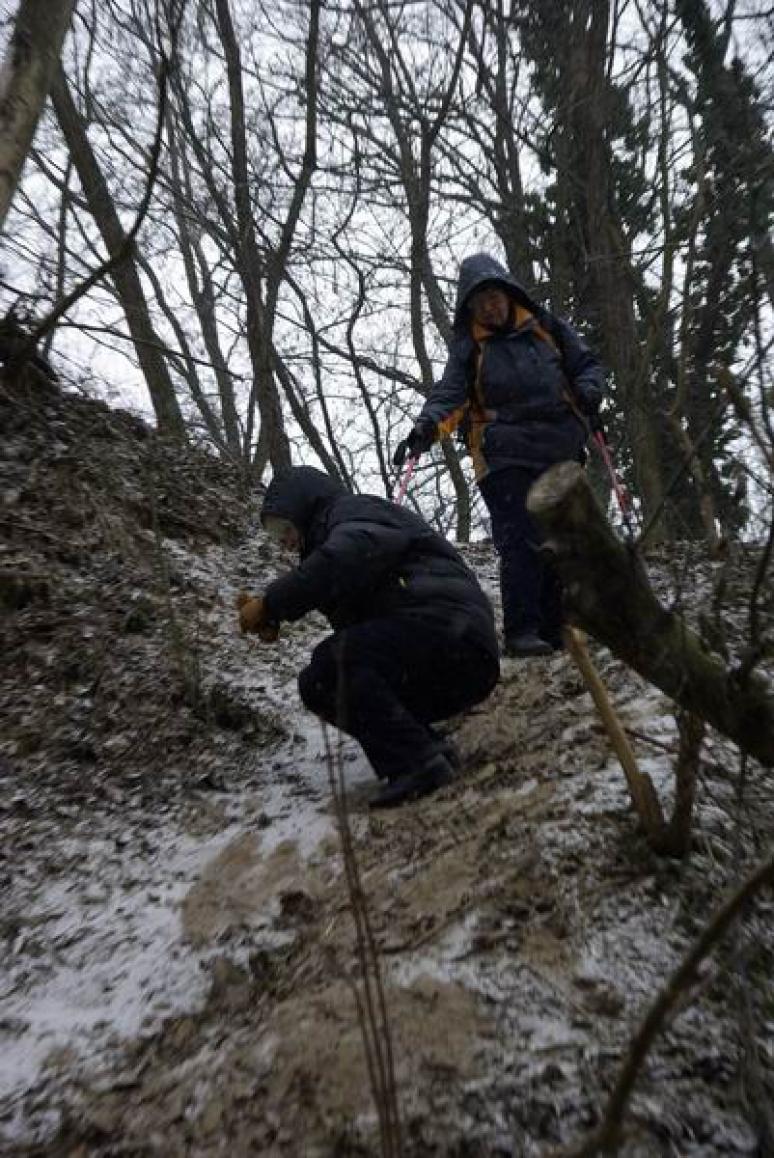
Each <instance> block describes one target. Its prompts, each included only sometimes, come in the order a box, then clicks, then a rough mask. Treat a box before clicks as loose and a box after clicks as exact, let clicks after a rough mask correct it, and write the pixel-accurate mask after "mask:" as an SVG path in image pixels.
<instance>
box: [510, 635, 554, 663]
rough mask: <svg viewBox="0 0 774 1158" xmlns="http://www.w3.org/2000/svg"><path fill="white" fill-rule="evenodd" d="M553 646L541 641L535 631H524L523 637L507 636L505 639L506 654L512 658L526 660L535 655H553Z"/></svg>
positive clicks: (543, 640)
mask: <svg viewBox="0 0 774 1158" xmlns="http://www.w3.org/2000/svg"><path fill="white" fill-rule="evenodd" d="M553 650H554V649H553V647H552V646H551V644H550V643H549V642H548V641H547V640H545V639H541V638H540V636H539V635H537V633H536V632H534V631H524V632H522V633H521V635H507V636H506V637H505V648H504V651H505V654H506V655H508V656H512V657H517V658H518V657H521V658H526V657H528V656H533V655H551V654H552V652H553Z"/></svg>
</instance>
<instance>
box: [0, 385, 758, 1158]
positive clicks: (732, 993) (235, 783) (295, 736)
mask: <svg viewBox="0 0 774 1158" xmlns="http://www.w3.org/2000/svg"><path fill="white" fill-rule="evenodd" d="M2 408H3V414H2V418H3V420H4V422H5V423H6V428H7V429H8V430H9V431H10V435H9V438H8V439H7V442H6V454H5V456H4V459H3V465H2V475H3V477H2V482H3V488H4V503H3V508H2V554H1V555H0V592H1V593H2V602H3V609H4V616H3V641H2V643H3V655H4V662H3V671H2V680H1V682H0V706H1V707H2V712H3V719H4V726H3V735H2V742H1V746H0V788H1V789H2V792H1V793H0V888H1V889H2V895H3V903H2V913H1V914H0V952H2V974H1V976H0V1042H1V1043H2V1050H1V1051H0V1152H2V1153H4V1154H9V1155H10V1154H14V1155H22V1154H26V1155H52V1156H54V1155H62V1156H65V1155H67V1156H68V1158H86V1156H87V1155H88V1156H91V1155H104V1156H109V1155H137V1156H139V1155H156V1154H164V1155H202V1156H207V1155H216V1154H221V1153H229V1154H231V1155H242V1154H245V1155H247V1154H254V1153H255V1154H266V1155H285V1154H287V1155H310V1156H312V1155H315V1156H316V1155H319V1156H321V1158H322V1156H327V1155H350V1154H351V1155H371V1154H374V1155H376V1154H379V1153H380V1152H381V1150H380V1143H379V1132H378V1116H377V1111H376V1107H375V1103H374V1097H373V1093H372V1087H371V1083H370V1082H369V1074H368V1067H367V1064H366V1058H365V1053H364V1048H363V1042H362V1034H361V1023H360V1018H359V1015H358V1003H359V1002H360V1004H361V1007H362V981H361V977H360V970H359V966H358V955H357V942H356V936H355V928H354V924H353V918H352V911H351V904H350V897H349V893H348V890H347V886H346V881H345V875H344V872H343V863H342V857H341V845H340V840H339V835H338V831H337V823H336V814H335V809H334V804H333V798H332V795H331V789H330V786H329V767H328V762H327V761H326V755H325V742H326V740H325V737H324V735H323V733H322V731H321V729H320V726H319V725H318V724H317V722H316V721H315V720H314V719H312V718H311V717H310V716H308V714H306V713H305V712H304V711H303V710H302V709H301V708H300V705H299V701H298V696H297V692H296V686H295V676H296V673H297V671H298V669H299V667H300V666H301V665H302V664H303V662H304V657H305V656H306V655H307V654H308V652H309V650H310V649H311V647H312V646H313V645H314V643H315V642H316V641H317V640H318V639H320V638H321V637H322V635H323V634H324V632H325V625H324V623H323V622H322V620H319V619H315V618H314V617H310V618H309V619H308V620H306V621H304V622H303V623H301V624H298V625H294V626H292V627H289V628H287V629H286V630H285V631H284V632H283V637H282V639H281V640H280V642H279V643H278V644H276V645H274V646H271V645H265V644H261V643H260V642H258V641H257V640H254V639H244V638H242V637H240V636H239V634H238V632H237V630H236V621H235V615H234V611H233V602H234V598H235V596H236V594H237V592H238V591H239V590H240V589H241V588H243V587H247V588H252V589H258V590H259V589H260V587H261V585H262V584H263V583H264V582H266V581H267V580H268V579H270V578H271V577H273V576H274V575H275V574H277V573H278V572H279V571H281V570H282V569H283V567H284V566H286V565H288V563H289V562H290V560H285V559H283V558H281V557H280V556H279V555H278V554H277V552H276V550H275V549H274V548H273V547H272V546H271V545H270V544H269V543H268V542H267V541H266V540H265V538H264V537H263V535H262V533H261V531H260V529H259V527H258V524H257V517H256V515H257V496H255V495H253V496H249V497H245V496H244V495H242V494H241V493H240V489H239V482H238V479H237V477H236V475H235V474H232V473H231V472H229V470H228V469H227V468H225V467H224V466H223V465H222V464H220V463H218V462H216V461H214V460H213V459H212V458H211V457H209V456H208V455H207V454H205V453H204V452H200V451H196V450H187V451H181V450H179V449H178V448H174V447H171V446H168V445H166V444H164V443H163V442H161V441H160V440H158V439H157V438H155V436H153V435H151V434H149V432H148V431H147V430H146V428H144V427H143V426H142V424H141V423H138V422H137V421H136V420H135V419H132V418H130V417H129V416H127V415H123V414H120V413H117V412H111V411H109V410H108V409H107V408H106V407H104V406H101V405H100V404H98V403H95V402H92V401H88V400H84V399H80V398H76V397H62V396H61V395H60V394H58V393H56V392H55V391H53V390H51V392H50V393H49V394H47V395H46V396H45V397H43V398H40V397H35V398H30V397H28V396H26V395H24V394H23V393H19V394H18V395H16V396H10V397H8V398H4V399H3V401H2ZM467 557H468V559H469V561H470V563H471V565H472V566H474V567H475V569H476V570H477V572H478V574H479V575H480V576H481V579H482V582H483V583H484V585H485V586H486V587H487V589H488V590H489V591H490V593H491V594H492V595H493V597H494V596H495V594H496V592H495V574H496V567H495V560H494V557H493V555H492V552H491V548H490V547H489V546H488V545H487V544H481V545H475V546H472V547H470V548H468V549H467ZM743 565H746V564H745V561H744V560H742V561H741V562H740V567H743ZM711 569H712V566H711V565H710V564H706V565H705V564H703V565H702V566H700V567H698V566H697V567H696V568H694V569H692V571H691V581H692V582H694V583H695V584H697V591H699V595H697V599H698V600H699V601H700V600H701V597H702V596H701V594H700V592H701V587H700V585H701V583H702V582H707V581H709V578H711V574H710V573H711ZM685 572H686V568H685V567H683V569H682V574H683V576H685ZM655 573H656V577H657V580H658V582H659V583H660V584H661V586H662V588H663V590H664V592H665V594H666V593H667V592H668V589H669V584H670V582H671V580H670V579H669V577H668V574H669V573H668V569H667V568H666V567H665V565H664V561H661V562H660V563H658V564H657V565H656V566H655ZM740 589H741V588H740ZM742 614H743V609H740V611H739V615H740V616H741V615H742ZM592 650H593V652H594V656H595V659H596V662H597V664H598V666H599V669H600V671H601V673H602V675H603V677H604V678H605V680H606V682H607V685H608V688H609V690H610V692H611V694H612V696H613V698H614V700H615V703H616V706H617V708H618V710H619V711H620V713H621V715H622V718H623V720H624V722H625V724H626V725H627V727H628V728H629V729H630V732H631V735H632V736H633V738H634V743H635V747H636V748H637V751H638V755H639V757H640V759H641V762H642V765H643V767H645V768H646V769H647V770H648V772H649V773H650V774H651V776H652V777H653V780H654V783H655V784H656V786H657V788H658V790H659V793H660V794H661V796H662V799H663V800H664V802H665V805H666V807H667V808H668V806H669V800H670V794H671V791H672V779H673V772H672V769H673V765H674V758H675V750H676V729H675V722H674V718H673V715H672V712H671V709H670V705H669V704H668V703H667V702H666V701H665V700H664V699H663V697H661V696H660V695H659V694H658V693H657V692H655V691H654V690H653V689H650V688H648V687H646V686H645V685H643V684H642V683H641V682H640V681H638V680H637V679H636V678H635V677H634V676H633V675H632V673H630V672H628V671H626V670H625V669H624V668H623V667H622V666H621V665H620V664H618V663H617V662H616V661H615V660H614V659H613V658H612V657H611V656H610V655H609V654H607V653H606V652H604V651H602V650H600V649H596V648H592ZM448 730H449V732H450V734H451V735H452V736H453V737H454V739H455V742H456V743H457V745H458V747H459V749H460V751H461V753H462V756H463V763H464V772H463V774H462V775H460V777H459V778H458V780H457V781H456V782H455V783H454V784H453V785H452V786H450V787H449V788H448V789H445V790H444V791H443V792H441V793H439V794H437V795H436V796H434V797H433V798H431V799H429V800H425V801H422V802H419V803H416V804H414V805H411V806H408V807H403V808H401V809H398V810H396V811H394V812H392V813H378V814H371V813H370V812H369V809H368V797H369V794H370V792H371V790H372V788H373V786H374V784H375V781H374V780H373V778H372V776H371V773H370V771H369V769H368V768H367V766H366V764H365V762H364V760H363V758H362V756H361V755H360V752H359V749H358V748H357V746H356V745H354V744H353V743H352V742H351V741H349V740H346V739H344V740H341V739H340V738H339V737H337V736H336V735H335V734H332V735H331V736H329V738H328V739H329V741H330V742H331V743H332V744H333V748H334V754H335V761H334V763H335V764H338V763H339V762H340V766H341V775H342V777H343V781H344V783H345V785H346V801H347V808H348V815H349V824H350V829H351V833H352V840H353V845H354V849H355V852H356V856H357V862H358V866H359V872H360V878H361V882H362V887H363V892H364V895H365V898H366V901H367V906H368V913H369V917H370V923H371V927H372V929H373V934H374V940H375V944H376V946H377V948H378V951H379V962H380V969H381V975H382V978H383V984H384V993H385V1003H386V1009H387V1015H388V1023H389V1029H390V1038H391V1045H392V1054H393V1059H394V1071H395V1081H396V1088H397V1102H398V1108H399V1113H400V1121H401V1132H402V1152H403V1153H404V1154H406V1155H409V1154H412V1155H413V1154H416V1155H425V1154H438V1155H460V1156H462V1155H466V1156H473V1155H533V1154H535V1155H537V1154H549V1153H551V1152H552V1151H554V1149H555V1148H556V1147H557V1146H561V1145H565V1144H569V1143H572V1142H576V1141H578V1140H579V1139H580V1138H581V1137H582V1136H583V1135H584V1133H585V1132H586V1131H587V1130H588V1129H590V1128H591V1127H592V1126H593V1125H595V1124H596V1123H597V1122H598V1121H599V1116H600V1113H601V1111H602V1109H603V1106H604V1103H605V1098H606V1094H607V1092H608V1091H609V1089H610V1087H611V1084H612V1082H613V1081H614V1079H615V1076H616V1074H617V1073H618V1070H619V1068H620V1065H621V1063H622V1059H623V1058H624V1056H625V1054H626V1050H627V1045H628V1043H629V1040H630V1038H631V1035H632V1033H633V1031H634V1029H635V1027H636V1026H637V1025H638V1023H639V1021H640V1019H641V1018H642V1016H643V1015H644V1013H645V1011H646V1010H647V1008H648V1006H649V1005H650V1003H651V1001H652V1000H653V998H654V996H655V994H656V992H657V991H658V988H659V986H660V985H661V984H662V983H663V982H664V980H665V979H666V977H667V976H668V975H669V973H670V971H671V970H672V969H673V968H674V967H675V966H676V965H677V963H678V962H679V961H680V959H681V957H682V955H683V954H684V952H685V951H686V948H687V947H688V946H689V945H690V944H691V943H692V941H693V939H694V937H695V936H696V934H697V933H698V931H699V930H700V929H701V928H702V926H703V925H704V923H705V922H706V920H707V919H708V917H709V915H710V914H711V913H712V911H713V910H714V908H715V906H716V905H717V903H718V901H719V899H720V897H721V896H722V895H723V892H724V889H725V888H726V887H728V886H729V885H731V884H733V883H734V882H736V881H738V880H739V879H740V877H741V875H742V874H743V873H744V871H745V868H746V867H747V866H748V865H751V864H752V863H754V862H755V861H756V860H757V859H758V857H759V856H760V855H761V853H762V852H763V851H764V850H765V848H766V847H769V846H770V844H771V834H772V832H774V807H772V803H771V795H772V794H771V790H770V782H769V781H768V780H767V775H766V774H765V773H764V772H763V771H762V770H760V769H757V768H756V767H754V766H748V767H747V768H746V770H745V783H744V792H743V793H742V792H741V791H740V782H739V760H738V756H737V755H736V754H735V753H734V751H733V750H732V749H731V748H730V747H729V746H727V745H725V744H724V743H723V742H721V741H720V740H719V739H718V738H717V737H713V738H712V739H711V741H710V742H709V744H708V745H707V747H706V750H705V758H704V761H703V764H702V768H701V776H700V785H699V800H698V807H697V817H696V822H695V839H694V846H693V848H692V850H691V853H690V855H689V856H688V857H687V858H686V859H685V860H683V861H670V860H667V859H664V858H661V857H658V856H656V855H655V854H654V853H653V852H652V851H650V850H649V848H648V846H647V845H646V843H645V841H644V839H643V838H642V836H641V835H640V833H639V830H638V826H637V824H636V820H635V817H634V815H633V813H632V811H631V808H630V805H629V800H628V796H627V792H626V787H625V782H624V779H623V776H622V773H621V771H620V768H619V767H618V765H617V763H616V761H615V759H614V758H613V756H612V754H611V752H610V749H609V744H608V742H607V739H606V737H605V735H604V733H603V731H602V729H601V726H600V725H599V724H598V722H597V720H596V718H595V715H594V711H593V708H592V705H591V701H590V698H589V696H588V695H587V693H586V692H585V690H584V686H583V683H582V681H581V679H580V676H579V675H578V673H577V671H576V669H575V668H574V666H573V664H572V661H571V660H570V659H569V658H568V657H567V656H566V655H563V654H558V655H556V656H554V657H552V658H550V659H539V660H530V661H521V662H516V661H506V662H505V663H504V665H503V678H502V681H501V684H500V686H499V687H498V688H497V690H496V691H495V693H494V694H493V696H492V697H491V699H490V700H489V701H488V702H487V703H485V704H483V705H481V706H480V707H479V708H478V709H476V710H475V711H473V712H472V713H469V714H468V715H466V716H465V717H462V718H459V719H457V720H453V721H450V722H449V725H448ZM772 914H774V905H772V903H771V901H770V900H763V901H761V902H760V903H758V904H757V905H756V906H755V908H754V911H751V912H750V913H749V914H748V915H747V916H746V917H745V919H744V923H743V924H742V925H739V926H737V927H736V928H735V930H734V934H733V936H732V937H731V938H729V940H728V942H727V943H725V944H724V945H723V946H722V947H721V949H720V951H719V952H718V953H716V954H715V955H714V956H713V957H712V959H711V960H710V961H709V962H708V963H707V965H706V967H705V969H704V971H703V973H702V976H701V978H700V983H699V984H698V986H697V987H696V989H695V991H694V993H693V994H692V996H691V1000H690V1001H687V1002H685V1003H684V1005H683V1007H682V1008H681V1009H680V1011H679V1013H678V1015H677V1017H676V1018H675V1019H674V1020H673V1021H672V1022H671V1023H670V1025H669V1026H668V1027H667V1029H666V1031H665V1032H664V1033H663V1034H662V1035H661V1036H660V1037H659V1039H658V1041H657V1043H656V1046H655V1048H654V1049H653V1051H652V1052H651V1054H650V1055H649V1057H648V1060H647V1062H646V1064H645V1066H644V1069H643V1072H642V1074H641V1077H640V1080H639V1081H638V1084H637V1087H636V1091H635V1095H634V1098H633V1101H632V1104H631V1107H630V1111H629V1114H628V1116H627V1138H626V1142H625V1146H624V1152H625V1153H626V1154H627V1155H643V1156H645V1155H662V1154H663V1155H681V1156H682V1155H715V1154H729V1155H732V1154H733V1155H743V1154H745V1155H754V1154H766V1153H771V1152H772V1151H771V1150H770V1149H767V1148H766V1147H767V1145H768V1141H767V1139H769V1140H770V1135H769V1134H768V1133H767V1131H768V1128H769V1127H768V1123H767V1114H768V1108H769V1106H770V1104H771V1102H772V1097H771V1092H772V1089H773V1088H774V1086H773V1085H772V1083H773V1082H774V1074H773V1072H772V1071H773V1070H774V999H773V997H772V983H771V975H772V957H773V949H774V933H773V932H772V920H771V918H772Z"/></svg>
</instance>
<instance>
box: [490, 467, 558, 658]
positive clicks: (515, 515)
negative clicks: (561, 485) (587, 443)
mask: <svg viewBox="0 0 774 1158" xmlns="http://www.w3.org/2000/svg"><path fill="white" fill-rule="evenodd" d="M542 473H543V472H542V471H538V470H535V471H532V470H524V469H522V468H521V467H509V468H508V469H506V470H501V471H496V472H495V473H494V474H492V475H487V476H486V478H483V479H482V480H481V483H480V490H481V494H482V496H483V499H484V502H485V503H486V505H487V508H488V510H489V514H490V516H491V519H492V541H493V542H494V546H495V550H496V551H497V553H498V555H499V556H500V591H501V594H502V603H503V630H504V634H505V636H506V638H507V637H508V636H513V635H522V634H524V633H525V632H535V633H536V634H537V635H540V636H542V638H543V639H546V640H548V642H549V643H553V644H558V643H559V642H561V634H562V621H563V613H562V589H561V584H560V582H559V578H558V576H557V574H556V571H555V569H554V567H553V565H552V564H551V562H550V561H548V560H546V558H545V557H544V555H542V554H541V553H539V551H538V548H539V547H540V544H541V542H542V535H541V533H540V530H539V528H538V526H537V523H536V522H535V520H534V519H533V518H532V516H531V515H530V514H529V512H528V510H527V492H528V491H529V488H530V487H531V486H532V484H533V482H534V481H535V479H537V478H539V477H540V475H541V474H542Z"/></svg>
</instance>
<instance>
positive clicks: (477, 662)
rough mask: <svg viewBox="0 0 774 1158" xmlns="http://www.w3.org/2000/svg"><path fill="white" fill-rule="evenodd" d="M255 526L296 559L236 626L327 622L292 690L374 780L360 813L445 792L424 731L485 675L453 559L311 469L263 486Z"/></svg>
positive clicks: (406, 520)
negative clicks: (360, 758)
mask: <svg viewBox="0 0 774 1158" xmlns="http://www.w3.org/2000/svg"><path fill="white" fill-rule="evenodd" d="M261 521H262V523H263V526H264V527H265V529H266V530H267V531H268V532H269V533H270V534H271V535H272V536H273V537H274V538H276V539H277V540H278V541H280V542H281V543H282V544H283V545H284V546H285V547H288V548H292V549H297V550H298V551H299V553H300V559H301V561H300V563H299V565H298V566H297V567H296V568H295V569H294V570H292V571H290V572H289V573H288V574H287V575H283V576H281V577H280V578H279V579H276V580H275V581H274V582H272V583H271V584H270V585H269V586H268V588H267V589H266V591H265V592H264V593H263V594H262V595H260V596H255V597H247V596H244V595H243V596H240V611H239V618H240V625H241V628H242V630H243V631H248V632H258V633H259V634H260V635H262V637H263V638H271V637H272V636H273V637H274V638H276V633H277V628H278V626H279V624H280V623H282V622H283V621H284V620H289V621H293V620H296V619H300V618H301V617H302V616H303V615H306V614H307V612H309V611H313V610H317V611H321V612H322V613H323V614H324V615H325V616H326V617H327V618H328V620H329V621H330V624H331V626H332V627H333V634H332V635H330V636H328V637H327V638H326V639H324V640H323V642H322V643H320V644H318V646H317V647H315V649H314V651H313V652H312V656H311V660H310V662H309V666H308V667H306V668H304V670H303V671H302V672H301V673H300V675H299V679H298V687H299V692H300V694H301V699H302V700H303V702H304V704H305V706H306V707H307V708H309V709H310V711H312V712H315V713H316V714H317V715H318V716H321V717H322V719H323V720H327V721H328V722H329V723H332V724H335V725H336V726H337V727H339V728H341V729H342V731H345V732H347V733H349V735H351V736H354V737H355V739H356V740H358V742H359V743H360V745H361V746H362V748H363V750H364V752H365V754H366V756H367V757H368V760H369V761H370V763H371V765H372V767H373V769H374V772H375V773H376V775H377V776H378V777H379V778H380V779H381V780H384V781H385V782H386V783H385V784H384V786H383V787H382V788H381V790H380V791H379V792H378V793H377V795H376V796H375V797H374V798H373V799H372V801H371V805H372V806H373V807H389V806H391V805H397V804H400V803H402V802H403V801H404V800H409V799H412V798H415V797H419V796H424V795H426V794H428V793H430V792H434V791H435V790H436V789H437V788H441V787H442V786H443V785H445V784H448V783H449V782H450V781H451V780H452V778H453V767H452V763H451V760H450V755H451V751H450V748H449V745H448V744H446V743H444V741H443V740H442V739H441V738H440V737H439V736H438V735H437V734H436V733H435V732H434V731H433V729H432V728H431V727H430V725H431V723H432V722H433V721H437V720H442V719H445V718H446V717H448V716H452V715H456V713H458V712H461V711H463V710H464V709H466V708H469V707H471V706H472V705H473V704H476V703H478V702H479V701H480V700H483V699H484V698H485V697H486V696H488V695H489V693H490V692H491V691H492V689H493V687H494V686H495V684H496V683H497V679H498V676H499V661H498V648H497V639H496V634H495V626H494V616H493V612H492V608H491V605H490V603H489V600H488V599H487V597H486V595H485V594H484V592H483V591H482V590H481V587H480V586H479V584H478V581H477V580H476V578H475V576H474V575H473V574H472V572H471V571H470V570H469V569H468V567H467V566H466V564H465V563H464V562H463V560H462V558H461V556H460V555H459V554H458V552H457V551H456V550H455V549H454V548H453V547H452V546H451V544H450V543H448V542H447V541H446V540H445V539H443V538H442V537H441V536H440V535H438V534H436V532H435V531H433V530H432V528H431V527H429V526H428V525H427V523H425V522H424V520H423V519H421V518H420V517H419V516H418V515H415V514H413V513H412V512H411V511H406V510H405V509H403V508H399V507H397V506H395V505H394V504H393V503H391V502H388V501H387V500H386V499H382V498H378V497H377V496H375V495H353V494H350V493H349V492H348V491H347V490H345V488H344V487H343V486H342V485H341V484H340V483H338V482H336V481H334V480H333V479H332V478H330V477H329V476H328V475H326V474H323V473H322V472H321V471H318V470H315V469H314V468H313V467H306V466H299V467H292V468H290V469H289V470H288V471H286V472H285V473H283V474H281V475H279V476H277V477H276V478H275V479H274V480H273V481H272V483H271V484H270V485H269V488H268V490H267V492H266V497H265V500H264V503H263V508H262V511H261Z"/></svg>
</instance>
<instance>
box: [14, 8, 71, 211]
mask: <svg viewBox="0 0 774 1158" xmlns="http://www.w3.org/2000/svg"><path fill="white" fill-rule="evenodd" d="M73 3H74V0H21V3H20V4H19V10H18V12H17V14H16V25H15V27H14V30H13V33H12V35H11V39H10V41H9V43H8V48H7V50H6V54H5V59H4V61H3V64H2V68H1V69H0V232H2V229H3V226H4V224H5V219H6V216H7V214H8V210H9V208H10V205H11V201H12V200H13V195H14V193H15V191H16V186H17V185H18V183H19V178H20V177H21V173H22V169H23V168H24V162H25V160H26V159H27V154H28V152H29V150H30V147H31V145H32V138H33V137H34V135H35V129H36V127H37V124H38V120H39V118H40V114H41V112H42V111H43V106H44V105H45V103H46V97H47V96H48V91H49V89H50V87H51V82H52V80H53V76H54V70H55V69H56V66H57V63H58V61H59V56H60V53H61V51H62V44H63V42H64V38H65V34H66V32H67V29H68V27H69V24H70V17H71V16H72V10H73Z"/></svg>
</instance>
